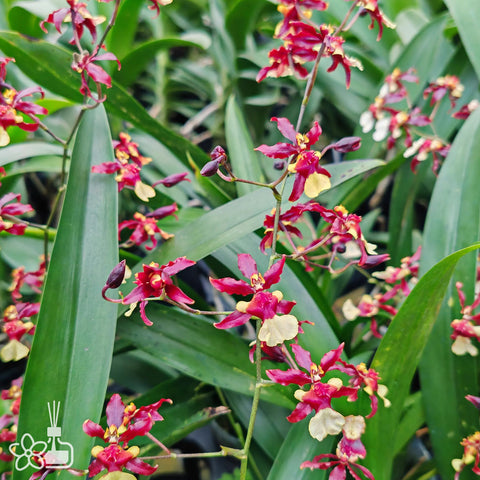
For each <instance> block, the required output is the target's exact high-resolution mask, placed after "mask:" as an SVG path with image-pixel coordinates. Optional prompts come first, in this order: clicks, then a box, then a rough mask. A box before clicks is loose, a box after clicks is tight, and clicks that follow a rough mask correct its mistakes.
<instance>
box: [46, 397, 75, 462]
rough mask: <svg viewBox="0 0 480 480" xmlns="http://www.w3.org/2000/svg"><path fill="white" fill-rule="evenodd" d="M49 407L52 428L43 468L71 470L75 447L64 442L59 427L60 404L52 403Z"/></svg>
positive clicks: (49, 428)
mask: <svg viewBox="0 0 480 480" xmlns="http://www.w3.org/2000/svg"><path fill="white" fill-rule="evenodd" d="M47 406H48V416H49V417H50V426H49V427H47V437H48V440H47V443H48V446H49V449H48V450H47V451H46V452H45V456H44V457H43V462H44V464H43V466H44V467H46V468H52V469H63V468H69V467H71V466H72V464H73V446H72V444H71V443H68V442H62V440H60V437H61V436H62V428H61V427H57V425H58V413H59V411H60V402H55V401H53V404H52V406H50V402H48V404H47Z"/></svg>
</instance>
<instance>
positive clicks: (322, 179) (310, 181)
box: [305, 172, 332, 198]
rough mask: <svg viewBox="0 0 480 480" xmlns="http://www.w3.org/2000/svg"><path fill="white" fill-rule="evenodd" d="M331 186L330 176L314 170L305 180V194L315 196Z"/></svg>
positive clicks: (310, 196)
mask: <svg viewBox="0 0 480 480" xmlns="http://www.w3.org/2000/svg"><path fill="white" fill-rule="evenodd" d="M331 186H332V184H331V182H330V178H329V177H327V175H323V174H321V173H317V172H314V173H312V174H311V175H309V176H308V178H307V179H306V181H305V195H306V196H307V197H309V198H315V197H316V196H317V195H318V194H319V193H320V192H323V191H324V190H328V189H329V188H330V187H331Z"/></svg>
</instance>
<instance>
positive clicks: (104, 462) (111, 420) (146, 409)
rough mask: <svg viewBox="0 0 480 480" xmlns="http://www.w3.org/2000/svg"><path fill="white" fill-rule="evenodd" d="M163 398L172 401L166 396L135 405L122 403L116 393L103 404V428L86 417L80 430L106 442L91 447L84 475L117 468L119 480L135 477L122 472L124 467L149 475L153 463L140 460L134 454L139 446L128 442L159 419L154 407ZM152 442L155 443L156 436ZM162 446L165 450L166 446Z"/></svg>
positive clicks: (146, 433) (160, 417) (142, 433)
mask: <svg viewBox="0 0 480 480" xmlns="http://www.w3.org/2000/svg"><path fill="white" fill-rule="evenodd" d="M164 402H167V403H172V401H171V400H170V399H169V398H162V399H160V400H158V401H157V402H155V403H153V404H151V405H146V406H143V407H140V408H137V407H136V406H135V404H134V403H129V404H128V405H125V404H124V403H123V402H122V399H121V398H120V395H118V394H114V395H112V397H111V398H110V400H109V402H108V404H107V408H106V414H107V428H106V429H104V428H103V427H102V426H100V425H99V424H98V423H95V422H93V421H92V420H86V421H85V422H84V424H83V431H84V432H85V433H86V434H87V435H89V436H90V437H97V438H100V439H101V440H103V441H104V442H105V443H106V444H107V446H106V447H102V446H100V445H97V446H95V447H93V449H92V457H93V458H94V460H93V461H92V463H90V466H89V467H88V476H89V477H94V476H95V475H98V474H99V473H101V472H102V471H104V470H107V472H108V473H111V472H117V476H118V478H119V479H121V480H132V478H135V477H133V475H131V474H128V473H125V472H123V469H124V468H126V469H127V470H130V471H131V472H133V473H136V474H138V475H152V474H153V473H154V472H155V471H156V469H157V467H153V466H151V465H149V464H148V463H145V462H144V461H142V460H140V459H139V458H138V455H139V453H140V449H139V448H138V447H137V446H129V445H128V443H129V442H131V441H132V440H133V439H135V438H136V437H138V436H144V435H150V430H151V429H152V427H153V425H154V423H155V422H157V421H162V420H163V417H162V416H161V415H160V414H159V413H158V411H157V410H158V409H159V408H160V406H161V405H162V404H163V403H164ZM156 443H157V444H158V443H159V442H158V440H157V441H156ZM164 449H165V450H166V451H167V452H168V450H167V449H166V447H164ZM108 473H107V474H108ZM107 474H105V475H102V476H101V477H100V478H103V477H104V476H106V475H107Z"/></svg>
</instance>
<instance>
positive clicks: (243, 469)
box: [240, 319, 262, 480]
mask: <svg viewBox="0 0 480 480" xmlns="http://www.w3.org/2000/svg"><path fill="white" fill-rule="evenodd" d="M261 325H262V321H261V320H260V319H259V320H257V328H256V340H255V370H256V383H255V391H254V393H253V401H252V409H251V411H250V420H249V422H248V429H247V436H246V438H245V444H244V446H243V453H244V457H243V458H242V462H241V464H240V480H246V478H247V466H248V453H249V451H250V445H251V443H252V438H253V429H254V427H255V420H256V418H257V412H258V405H259V402H260V389H261V387H262V345H261V342H260V339H259V338H258V334H259V332H260V327H261Z"/></svg>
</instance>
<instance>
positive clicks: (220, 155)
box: [210, 145, 227, 165]
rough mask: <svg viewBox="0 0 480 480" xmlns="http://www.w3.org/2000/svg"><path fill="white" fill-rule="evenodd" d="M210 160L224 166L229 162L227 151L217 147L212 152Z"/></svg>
mask: <svg viewBox="0 0 480 480" xmlns="http://www.w3.org/2000/svg"><path fill="white" fill-rule="evenodd" d="M210 158H211V159H212V160H216V161H217V162H218V163H219V164H220V165H223V164H224V163H225V162H226V160H227V154H226V153H225V150H224V149H223V148H222V147H221V146H220V145H217V146H216V147H215V148H214V149H213V150H212V151H211V152H210Z"/></svg>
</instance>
